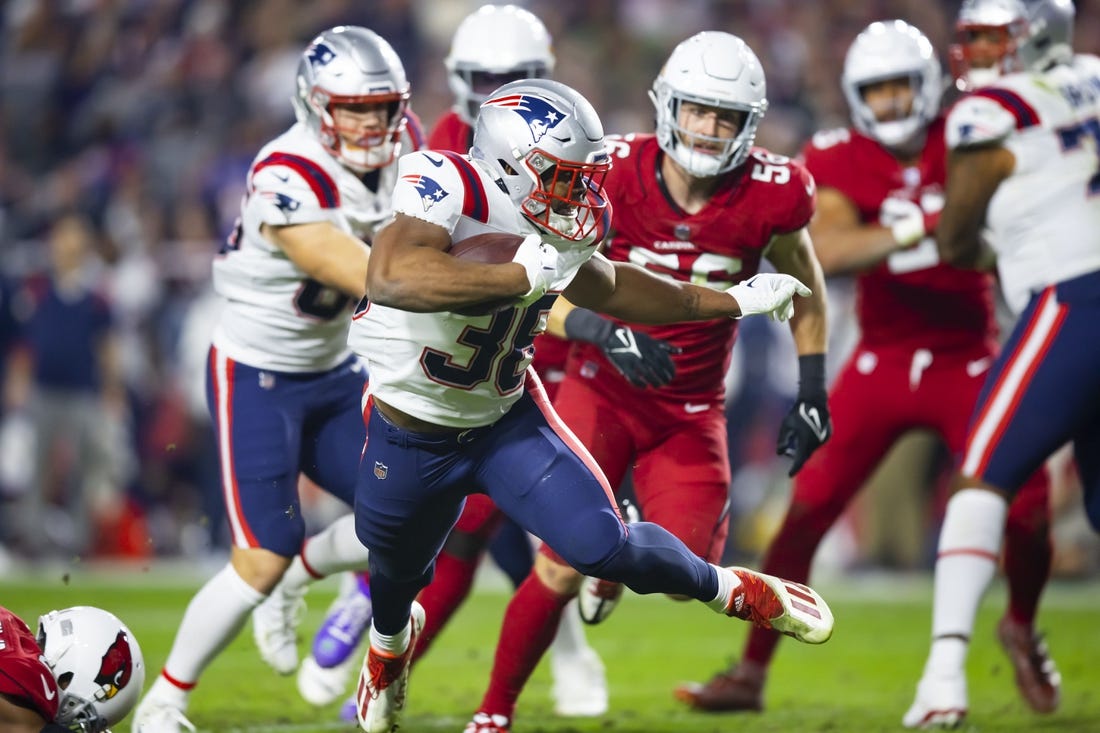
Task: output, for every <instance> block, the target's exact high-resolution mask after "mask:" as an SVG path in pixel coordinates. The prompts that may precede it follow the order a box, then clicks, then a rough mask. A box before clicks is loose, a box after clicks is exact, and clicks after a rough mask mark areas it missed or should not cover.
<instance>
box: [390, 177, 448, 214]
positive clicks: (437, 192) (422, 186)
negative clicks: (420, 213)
mask: <svg viewBox="0 0 1100 733" xmlns="http://www.w3.org/2000/svg"><path fill="white" fill-rule="evenodd" d="M401 180H403V181H408V182H409V183H411V184H412V185H413V186H415V187H416V190H417V191H419V192H420V202H421V203H422V204H424V211H427V210H428V209H430V208H432V207H433V206H435V204H436V202H437V201H442V200H443V199H445V198H446V197H447V192H446V191H444V190H443V187H442V186H440V185H439V184H438V183H437V182H436V181H435V180H434V179H431V178H428V177H427V176H422V175H420V174H419V173H412V174H409V175H407V176H401Z"/></svg>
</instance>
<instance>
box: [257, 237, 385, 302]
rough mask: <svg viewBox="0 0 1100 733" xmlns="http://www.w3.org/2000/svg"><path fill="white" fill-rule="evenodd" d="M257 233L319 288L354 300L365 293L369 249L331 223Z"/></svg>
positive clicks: (363, 243)
mask: <svg viewBox="0 0 1100 733" xmlns="http://www.w3.org/2000/svg"><path fill="white" fill-rule="evenodd" d="M260 233H261V234H263V236H264V237H266V238H267V239H268V240H269V241H270V242H272V243H274V244H275V245H277V246H278V247H279V248H280V249H282V250H283V252H285V253H286V256H287V257H289V258H290V259H291V261H292V262H293V263H294V264H295V265H297V266H298V267H299V268H301V269H302V271H303V272H305V273H306V274H307V275H309V277H310V278H312V279H314V280H316V281H317V282H319V283H321V284H322V285H325V286H327V287H330V288H335V289H336V290H339V291H340V292H342V293H344V294H345V295H349V296H351V297H352V298H355V299H356V300H358V299H360V298H362V297H363V295H364V294H366V286H367V261H368V260H369V259H370V247H368V246H367V244H366V243H365V242H363V241H361V240H360V239H358V238H356V237H354V236H352V235H351V234H349V233H347V232H345V231H343V230H342V229H340V228H339V227H337V226H336V225H335V224H333V223H332V222H329V221H315V222H309V223H305V224H288V225H285V226H274V225H272V224H263V225H262V226H261V227H260Z"/></svg>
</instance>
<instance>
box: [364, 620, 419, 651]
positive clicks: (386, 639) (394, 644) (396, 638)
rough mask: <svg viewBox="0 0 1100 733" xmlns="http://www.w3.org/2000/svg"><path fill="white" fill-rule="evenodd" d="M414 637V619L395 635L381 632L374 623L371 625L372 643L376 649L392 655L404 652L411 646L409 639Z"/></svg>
mask: <svg viewBox="0 0 1100 733" xmlns="http://www.w3.org/2000/svg"><path fill="white" fill-rule="evenodd" d="M410 638H412V620H411V619H410V621H409V623H407V624H405V628H403V629H401V631H399V632H397V633H396V634H394V635H393V636H389V635H387V634H379V633H378V631H377V630H376V629H375V628H374V623H373V622H372V623H371V625H370V645H371V646H372V647H373V648H374V649H375V651H379V652H385V653H386V654H389V655H390V656H393V657H396V656H398V655H401V654H404V653H405V650H406V649H408V648H409V639H410Z"/></svg>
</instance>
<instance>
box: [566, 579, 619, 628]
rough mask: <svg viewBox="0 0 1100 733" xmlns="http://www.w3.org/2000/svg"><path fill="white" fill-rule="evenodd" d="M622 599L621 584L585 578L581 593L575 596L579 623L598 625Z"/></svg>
mask: <svg viewBox="0 0 1100 733" xmlns="http://www.w3.org/2000/svg"><path fill="white" fill-rule="evenodd" d="M622 597H623V584H622V583H612V582H611V581H610V580H600V579H599V578H593V577H591V576H588V577H586V578H585V579H584V581H583V582H582V583H581V592H580V594H578V595H577V611H578V612H579V613H580V615H581V621H584V622H585V623H586V624H590V625H595V624H598V623H600V622H601V621H603V620H604V619H606V618H607V617H608V616H610V615H611V612H612V611H614V610H615V606H617V605H619V599H621V598H622Z"/></svg>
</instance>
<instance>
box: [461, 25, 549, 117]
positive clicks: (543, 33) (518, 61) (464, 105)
mask: <svg viewBox="0 0 1100 733" xmlns="http://www.w3.org/2000/svg"><path fill="white" fill-rule="evenodd" d="M443 64H444V66H446V67H447V83H448V85H450V87H451V92H452V93H453V94H454V97H455V105H454V109H455V111H456V112H458V114H459V116H460V117H462V119H463V121H464V122H466V124H468V125H473V124H474V120H475V119H476V118H477V112H478V108H479V107H480V106H481V103H482V102H484V101H485V100H486V99H487V98H488V96H489V95H488V93H489V92H490V91H491V90H493V89H496V88H497V87H499V86H501V85H503V84H506V83H508V82H510V81H517V80H519V79H538V78H545V77H547V76H549V75H550V72H552V71H553V70H554V52H553V51H552V50H551V49H550V33H549V32H548V31H547V30H546V26H545V25H543V24H542V21H541V20H539V19H538V18H537V17H536V16H535V15H534V14H533V13H531V12H530V11H527V10H524V9H523V8H520V7H517V6H515V5H482V6H481V7H480V8H478V9H477V10H475V11H474V12H473V13H471V14H470V15H468V16H466V18H465V19H464V20H463V21H462V22H461V23H460V24H459V26H458V29H457V30H456V31H455V34H454V38H453V39H452V40H451V51H450V53H449V54H447V58H445V59H444V60H443Z"/></svg>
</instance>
